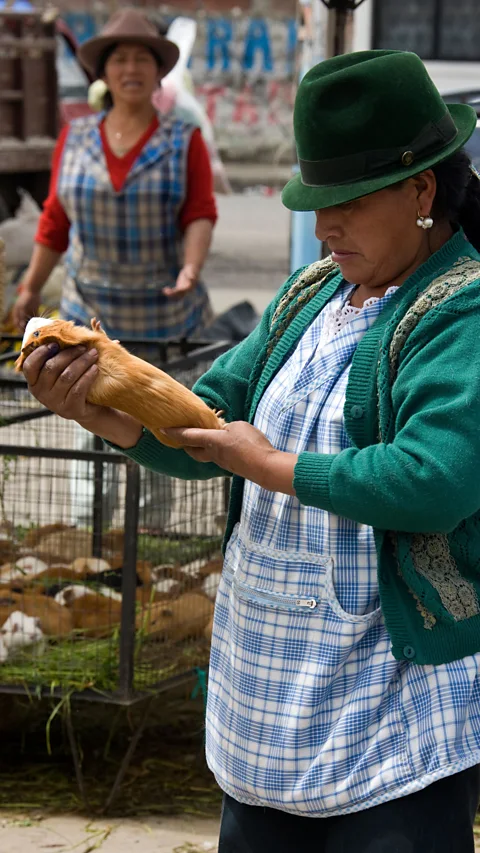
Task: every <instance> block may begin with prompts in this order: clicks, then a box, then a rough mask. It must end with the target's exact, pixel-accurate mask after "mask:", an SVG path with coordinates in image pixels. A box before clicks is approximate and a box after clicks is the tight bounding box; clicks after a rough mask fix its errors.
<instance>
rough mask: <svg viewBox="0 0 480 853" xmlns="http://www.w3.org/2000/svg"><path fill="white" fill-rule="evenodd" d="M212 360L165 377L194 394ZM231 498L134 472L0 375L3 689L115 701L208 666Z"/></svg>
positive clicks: (219, 485) (200, 359)
mask: <svg viewBox="0 0 480 853" xmlns="http://www.w3.org/2000/svg"><path fill="white" fill-rule="evenodd" d="M224 348H225V347H224ZM216 352H217V351H216V350H215V349H214V350H213V352H212V348H211V347H209V348H208V350H207V353H206V354H203V355H202V353H200V355H198V353H197V354H196V353H195V352H193V353H190V354H189V353H187V354H186V355H182V354H181V353H180V355H181V360H179V358H178V355H179V353H178V352H177V353H175V355H176V356H177V358H176V359H175V362H176V365H175V362H174V361H173V360H172V362H171V365H168V367H167V369H168V370H169V372H170V373H171V374H172V375H173V376H174V377H175V379H177V380H178V381H180V382H182V383H183V384H185V385H187V386H188V387H191V386H192V385H193V383H194V382H195V381H196V379H197V378H198V377H199V376H200V375H201V374H202V373H204V372H205V370H206V369H207V368H208V366H209V364H210V363H211V361H212V360H213V357H214V356H215V355H216ZM133 471H135V472H136V473H135V475H134V474H133V473H132V472H133ZM135 476H136V477H137V481H138V482H137V486H135ZM132 484H133V485H132ZM227 493H228V484H227V482H226V480H224V479H223V478H217V479H214V480H209V481H183V480H176V479H171V478H167V477H165V476H163V475H161V474H156V473H153V472H151V471H146V470H143V469H142V470H141V471H140V472H139V471H138V468H137V466H134V465H133V463H131V462H130V461H128V460H127V459H126V457H124V456H123V455H121V454H119V453H116V452H115V451H112V450H110V449H108V448H107V447H106V446H105V445H103V443H102V442H101V441H99V440H98V439H94V438H93V436H91V435H90V434H89V433H86V432H85V431H84V430H82V429H81V428H80V427H79V426H78V425H77V424H75V423H74V422H72V421H65V420H63V419H62V418H59V417H57V416H56V415H53V414H51V413H48V412H47V411H46V410H45V409H44V408H43V407H42V406H40V405H39V403H38V402H37V401H36V400H35V399H34V398H33V397H31V395H30V394H29V392H28V390H27V388H26V386H25V383H24V382H22V380H21V379H20V381H19V380H18V378H17V377H11V376H8V375H5V374H4V375H3V376H2V377H0V692H2V690H7V689H8V690H10V689H11V686H12V685H20V686H22V685H23V686H24V687H25V689H28V690H30V691H31V690H36V691H42V692H45V691H49V690H54V689H55V690H57V689H58V688H60V689H61V690H62V691H71V690H78V691H80V690H82V691H86V692H87V693H88V691H93V692H100V693H101V694H103V695H105V696H107V695H108V696H109V697H110V698H112V697H113V698H115V696H118V697H119V698H120V697H121V698H123V699H125V697H126V696H132V697H133V696H135V695H138V694H141V693H144V692H145V691H149V690H153V689H155V688H156V687H158V686H160V685H161V686H165V682H166V681H168V679H172V681H173V680H174V679H175V678H177V677H178V676H179V675H181V674H182V673H186V672H188V671H190V670H193V669H194V668H195V667H202V666H204V665H206V663H207V660H208V653H209V639H210V632H211V619H212V615H213V605H214V599H215V594H216V589H217V585H218V580H219V572H220V570H221V563H222V560H221V552H220V546H221V538H222V533H223V528H224V521H225V506H226V498H227ZM132 520H133V521H132ZM132 524H133V527H132Z"/></svg>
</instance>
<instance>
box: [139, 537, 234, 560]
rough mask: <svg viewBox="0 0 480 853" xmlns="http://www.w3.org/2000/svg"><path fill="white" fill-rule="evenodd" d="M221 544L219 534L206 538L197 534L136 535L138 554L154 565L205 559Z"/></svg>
mask: <svg viewBox="0 0 480 853" xmlns="http://www.w3.org/2000/svg"><path fill="white" fill-rule="evenodd" d="M221 545H222V537H221V536H212V537H209V538H208V539H205V538H202V537H199V536H198V537H197V536H191V537H190V536H189V537H188V538H185V539H169V538H166V537H162V536H150V535H148V534H146V533H145V534H144V533H141V534H140V535H139V537H138V556H139V558H141V559H143V560H150V562H152V563H153V564H154V565H159V564H162V563H175V564H179V565H185V564H187V563H191V562H193V560H197V559H202V558H205V559H207V558H208V557H210V556H212V554H215V553H216V552H217V551H220V548H221Z"/></svg>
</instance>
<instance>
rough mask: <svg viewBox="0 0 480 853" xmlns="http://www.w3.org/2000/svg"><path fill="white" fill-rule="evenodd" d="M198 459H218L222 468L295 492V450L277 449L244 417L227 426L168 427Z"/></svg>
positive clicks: (271, 487) (271, 488)
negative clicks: (211, 427)
mask: <svg viewBox="0 0 480 853" xmlns="http://www.w3.org/2000/svg"><path fill="white" fill-rule="evenodd" d="M165 433H166V434H167V435H171V436H172V437H174V438H175V439H177V441H179V442H180V443H181V444H182V446H183V449H184V450H185V452H186V453H188V455H189V456H191V457H192V458H193V459H195V460H196V461H197V462H215V463H216V464H217V465H219V467H220V468H223V469H224V470H226V471H231V472H232V474H238V475H239V476H240V477H244V478H245V479H246V480H251V481H252V482H253V483H258V485H259V486H262V487H263V488H264V489H267V490H269V491H274V492H283V493H284V494H286V495H294V494H295V490H294V488H293V472H294V468H295V464H296V462H297V459H298V457H297V455H296V454H294V453H283V452H282V451H281V450H276V449H275V448H274V447H273V446H272V445H271V444H270V442H269V440H268V438H266V436H264V434H263V433H262V432H260V430H258V429H257V428H256V427H254V426H252V425H251V424H248V423H245V422H244V421H235V422H234V423H231V424H227V425H226V426H225V427H224V429H218V430H217V429H192V428H189V427H188V428H175V429H166V430H165Z"/></svg>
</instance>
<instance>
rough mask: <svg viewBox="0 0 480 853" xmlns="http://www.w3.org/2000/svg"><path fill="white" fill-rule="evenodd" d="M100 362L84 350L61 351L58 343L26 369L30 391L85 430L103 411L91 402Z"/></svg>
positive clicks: (28, 360) (36, 355)
mask: <svg viewBox="0 0 480 853" xmlns="http://www.w3.org/2000/svg"><path fill="white" fill-rule="evenodd" d="M97 359H98V353H97V351H96V350H95V349H90V350H88V351H87V348H86V347H84V346H78V347H68V348H67V349H64V350H61V351H59V346H58V344H55V343H52V344H47V345H44V346H41V347H38V349H36V350H34V351H33V352H32V353H31V354H30V355H29V356H28V358H26V359H25V362H24V365H23V374H24V376H25V379H26V380H27V382H28V390H29V391H30V393H31V394H33V396H34V397H36V398H37V400H39V401H40V403H43V405H44V406H46V407H47V409H50V411H52V412H55V414H57V415H60V416H61V417H62V418H66V419H67V420H74V421H78V422H79V423H81V424H82V425H84V426H85V425H86V424H88V423H90V422H92V421H93V420H95V418H96V417H97V415H98V412H99V411H100V410H101V408H102V407H100V406H95V405H93V404H92V403H88V402H87V394H88V392H89V390H90V388H91V387H92V385H93V383H94V381H95V379H96V377H97V374H98V367H97V366H96V364H95V362H96V361H97Z"/></svg>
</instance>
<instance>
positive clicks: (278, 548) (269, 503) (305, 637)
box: [207, 286, 480, 817]
mask: <svg viewBox="0 0 480 853" xmlns="http://www.w3.org/2000/svg"><path fill="white" fill-rule="evenodd" d="M349 292H350V286H345V287H344V288H343V289H341V290H340V291H339V292H338V293H337V294H336V296H335V297H334V298H333V299H332V300H331V302H330V303H329V304H328V305H327V306H326V308H325V309H324V311H323V312H321V314H320V315H319V316H318V317H317V318H316V320H315V321H314V322H313V323H312V324H311V326H310V327H309V328H308V329H307V331H306V332H305V334H304V336H303V338H302V339H301V341H300V342H299V344H298V346H297V348H296V350H295V351H294V352H293V354H292V355H291V357H290V359H289V360H288V361H287V362H286V363H285V365H284V366H283V367H282V368H281V369H280V371H279V373H278V374H277V375H276V377H275V379H274V380H273V381H272V383H271V385H270V386H269V387H268V388H267V390H266V391H265V394H264V395H263V398H262V399H261V401H260V404H259V407H258V410H257V414H256V418H255V425H256V426H257V427H258V428H259V429H260V430H262V432H264V433H265V434H266V435H267V436H268V438H269V439H270V441H271V442H272V444H273V445H274V446H275V447H277V448H278V449H281V450H284V451H290V452H302V451H311V452H318V453H338V452H340V451H341V450H342V449H344V448H346V447H348V446H349V439H348V436H347V434H346V431H345V428H344V420H343V408H344V403H345V390H346V385H347V380H348V374H349V370H350V365H351V361H352V357H353V355H354V352H355V349H356V347H357V345H358V342H359V341H360V339H361V337H362V335H363V334H364V333H365V332H366V330H367V329H368V328H369V327H370V326H371V325H372V324H373V323H374V321H375V318H376V317H377V316H378V314H379V313H380V311H381V310H382V307H383V306H384V305H385V304H386V302H387V301H388V299H389V295H385V296H384V297H383V298H381V299H379V300H377V301H375V302H372V303H370V304H367V305H366V306H365V308H364V310H363V311H361V312H360V313H359V314H358V315H356V316H355V315H350V319H349V322H348V324H346V325H344V326H343V327H342V328H340V329H338V330H337V331H336V332H335V329H334V333H333V337H332V336H331V335H330V336H329V335H327V334H325V328H326V326H327V324H328V325H330V328H331V327H332V324H331V322H330V321H331V319H332V316H331V315H332V314H334V313H335V312H336V311H337V310H338V309H341V307H342V305H343V303H344V302H345V301H346V300H347V298H348V295H349ZM329 315H330V316H329ZM479 664H480V656H479V655H477V656H472V657H469V658H465V659H464V660H460V661H456V662H454V663H450V664H446V665H443V666H436V667H433V666H417V665H414V664H410V663H407V662H405V661H402V662H399V661H396V660H395V659H394V658H393V656H392V654H391V652H390V640H389V637H388V634H387V631H386V629H385V626H384V623H383V619H382V613H381V610H380V608H379V596H378V585H377V562H376V553H375V546H374V541H373V532H372V530H371V528H369V527H366V526H363V525H359V524H356V523H355V522H353V521H349V520H348V519H345V518H337V517H335V516H333V515H331V514H329V513H326V512H324V511H322V510H319V509H316V508H313V507H307V506H301V505H300V503H299V502H298V500H297V499H296V498H294V497H290V496H288V495H283V494H274V493H271V492H266V491H264V490H262V489H261V488H260V487H259V486H257V485H256V484H254V483H251V482H247V483H246V484H245V494H244V500H243V507H242V515H241V519H240V522H239V524H237V526H236V528H235V530H234V533H233V535H232V537H231V539H230V541H229V544H228V547H227V551H226V555H225V567H224V573H223V577H222V581H221V584H220V588H219V591H218V596H217V604H216V613H215V624H214V632H213V642H212V653H211V666H210V675H209V697H208V713H207V758H208V762H209V766H210V768H211V769H212V771H213V772H214V773H215V776H216V778H217V781H218V783H219V785H220V786H221V788H223V790H224V791H226V792H227V793H228V794H230V795H231V796H232V797H234V798H235V799H237V800H239V801H241V802H244V803H248V804H252V805H263V806H270V807H273V808H278V809H282V810H284V811H287V812H291V813H294V814H301V815H308V816H312V817H322V816H323V817H325V816H329V815H338V814H346V813H348V812H353V811H358V810H361V809H364V808H368V807H371V806H375V805H377V804H379V803H382V802H385V801H387V800H390V799H395V798H396V797H400V796H403V795H406V794H409V793H413V792H414V791H417V790H420V789H421V788H423V787H426V786H427V785H428V784H430V783H432V782H434V781H436V780H437V779H440V778H441V777H443V776H447V775H451V774H453V773H455V772H458V771H460V770H463V769H465V768H467V767H469V766H472V765H474V764H476V763H478V762H480V679H479V674H478V673H479Z"/></svg>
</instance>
